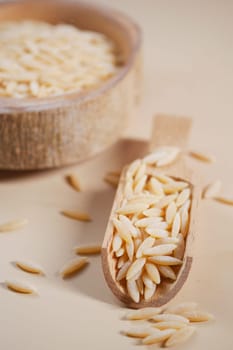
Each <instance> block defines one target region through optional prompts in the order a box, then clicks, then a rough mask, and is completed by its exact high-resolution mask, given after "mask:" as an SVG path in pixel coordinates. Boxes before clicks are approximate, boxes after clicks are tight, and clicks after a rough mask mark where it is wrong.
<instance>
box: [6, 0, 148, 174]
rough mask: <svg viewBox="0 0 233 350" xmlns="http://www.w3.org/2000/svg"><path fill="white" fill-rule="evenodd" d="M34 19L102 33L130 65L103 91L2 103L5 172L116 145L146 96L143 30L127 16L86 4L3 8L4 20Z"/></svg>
mask: <svg viewBox="0 0 233 350" xmlns="http://www.w3.org/2000/svg"><path fill="white" fill-rule="evenodd" d="M25 18H27V19H28V18H30V19H34V20H43V21H48V22H50V23H59V22H65V23H71V24H74V25H77V26H78V27H79V28H81V29H87V30H94V31H99V32H102V33H104V34H106V35H107V36H109V37H110V38H111V39H112V40H113V41H114V42H115V43H116V45H117V48H118V50H119V52H120V53H121V55H122V57H123V60H124V64H123V66H122V67H121V69H120V70H119V72H118V73H117V74H116V75H115V76H114V77H113V78H112V79H110V80H109V81H107V82H106V83H105V84H104V85H102V86H100V87H99V88H98V89H95V90H92V91H89V92H87V93H82V94H77V93H67V94H64V95H61V96H55V97H50V98H40V99H36V98H34V99H33V98H31V99H14V98H0V168H1V169H18V170H19V169H21V170H29V169H43V168H51V167H58V166H63V165H66V164H71V163H75V162H77V161H81V160H84V159H86V158H88V157H90V156H92V155H94V154H96V153H98V152H101V151H102V150H103V149H105V148H106V147H107V146H109V145H110V144H112V143H113V142H115V141H116V140H117V139H118V138H119V136H120V134H121V133H122V131H123V129H124V127H125V125H126V123H127V119H128V116H129V115H130V114H131V113H132V111H133V108H134V106H135V102H136V100H137V99H138V96H139V95H140V81H141V45H140V43H141V38H140V30H139V28H138V26H137V25H136V24H134V23H133V22H132V21H131V20H130V19H129V18H128V17H126V16H125V15H123V14H121V13H119V12H117V11H114V10H108V9H106V8H102V7H101V6H96V5H88V4H86V3H84V2H83V3H82V2H72V1H70V0H69V1H65V0H59V1H54V0H49V1H45V0H42V1H35V2H31V1H27V2H19V3H13V4H5V3H4V4H1V5H0V21H5V20H22V19H25Z"/></svg>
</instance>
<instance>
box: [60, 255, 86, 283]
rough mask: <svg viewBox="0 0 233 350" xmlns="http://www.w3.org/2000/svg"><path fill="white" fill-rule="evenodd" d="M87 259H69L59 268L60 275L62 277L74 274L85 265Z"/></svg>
mask: <svg viewBox="0 0 233 350" xmlns="http://www.w3.org/2000/svg"><path fill="white" fill-rule="evenodd" d="M88 263H89V260H88V259H87V258H75V259H73V260H71V261H68V262H67V263H66V264H65V265H64V266H63V267H62V269H61V270H60V275H61V276H62V278H64V279H65V278H69V277H72V276H74V275H76V274H77V273H78V272H79V271H81V270H82V269H83V268H84V267H86V266H87V264H88Z"/></svg>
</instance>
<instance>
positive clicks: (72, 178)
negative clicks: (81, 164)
mask: <svg viewBox="0 0 233 350" xmlns="http://www.w3.org/2000/svg"><path fill="white" fill-rule="evenodd" d="M65 179H66V181H67V183H68V184H69V185H70V186H71V187H72V188H73V189H74V190H75V191H77V192H80V191H81V186H80V183H79V179H78V177H77V175H74V174H68V175H66V177H65Z"/></svg>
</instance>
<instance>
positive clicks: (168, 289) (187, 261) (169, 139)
mask: <svg viewBox="0 0 233 350" xmlns="http://www.w3.org/2000/svg"><path fill="white" fill-rule="evenodd" d="M166 126H167V127H166ZM190 130H191V119H188V118H183V117H182V118H181V117H174V116H173V117H172V116H157V118H156V119H155V123H154V127H153V132H152V139H151V148H152V149H155V148H156V147H158V146H163V145H164V146H165V145H176V146H181V147H185V146H186V143H187V141H188V136H189V132H190ZM167 132H168V133H169V135H167ZM150 170H151V173H155V174H156V173H158V172H160V173H163V174H166V175H169V176H173V177H175V178H177V179H181V180H185V181H187V182H189V183H190V186H191V189H192V205H191V210H190V224H189V232H188V234H187V238H186V247H185V253H184V258H183V264H182V266H181V267H176V272H177V279H176V281H174V282H167V281H166V280H165V281H163V283H161V284H160V285H158V287H157V289H156V293H155V295H154V296H153V297H152V299H151V300H150V301H143V300H142V301H140V302H139V303H135V302H133V301H132V299H131V298H130V297H129V296H128V295H127V294H126V293H125V291H124V288H123V287H122V285H121V284H120V283H119V282H117V281H116V280H115V272H116V260H115V258H114V256H113V253H112V251H111V243H112V238H113V230H114V228H113V224H112V218H113V217H114V215H115V211H116V209H117V208H118V207H119V203H120V201H121V200H122V193H123V186H124V184H125V181H126V172H127V167H126V168H125V169H124V170H123V172H122V175H121V178H120V182H119V186H118V189H117V193H116V197H115V200H114V203H113V207H112V211H111V214H110V218H109V222H108V226H107V229H106V233H105V237H104V241H103V245H102V266H103V272H104V276H105V279H106V282H107V284H108V286H109V288H110V289H111V290H112V292H113V294H114V295H115V296H116V297H117V298H118V299H119V300H120V301H122V302H123V303H125V304H126V305H127V306H128V307H132V308H136V309H138V308H141V307H146V306H161V305H164V304H166V303H168V302H169V301H170V300H171V299H172V298H173V297H174V296H175V295H176V294H177V293H178V292H179V290H180V289H181V288H182V286H183V284H184V283H185V281H186V279H187V277H188V274H189V272H190V269H191V265H192V260H193V257H192V248H193V241H194V236H195V232H196V227H197V226H196V222H197V209H198V204H199V200H200V195H201V186H200V185H199V180H198V177H197V176H196V175H197V174H196V173H195V171H194V170H190V169H189V168H188V166H187V165H186V162H185V159H184V157H183V156H181V157H180V158H179V159H178V160H177V162H175V163H173V164H171V165H170V166H166V167H163V168H161V169H160V170H158V169H155V168H151V169H150Z"/></svg>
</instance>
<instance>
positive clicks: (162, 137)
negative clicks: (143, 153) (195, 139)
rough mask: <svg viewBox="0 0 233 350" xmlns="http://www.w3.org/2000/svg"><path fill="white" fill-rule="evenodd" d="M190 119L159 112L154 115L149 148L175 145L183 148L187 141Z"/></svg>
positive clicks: (190, 124)
mask: <svg viewBox="0 0 233 350" xmlns="http://www.w3.org/2000/svg"><path fill="white" fill-rule="evenodd" d="M191 126H192V119H191V118H187V117H178V116H171V115H163V114H159V115H156V116H155V119H154V122H153V127H152V135H151V141H150V150H151V151H153V150H154V149H155V148H156V147H160V146H176V147H180V148H185V147H186V146H187V143H188V139H189V135H190V131H191Z"/></svg>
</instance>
